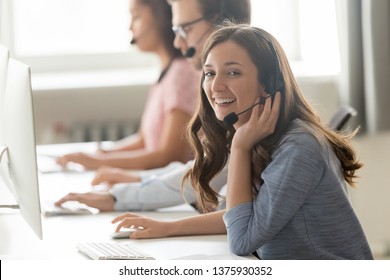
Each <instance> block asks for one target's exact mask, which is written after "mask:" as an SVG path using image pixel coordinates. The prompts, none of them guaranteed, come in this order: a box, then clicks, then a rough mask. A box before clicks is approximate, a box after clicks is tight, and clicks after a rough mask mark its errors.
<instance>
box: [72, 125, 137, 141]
mask: <svg viewBox="0 0 390 280" xmlns="http://www.w3.org/2000/svg"><path fill="white" fill-rule="evenodd" d="M136 130H137V127H136V126H135V125H134V124H131V123H129V122H124V121H118V122H104V123H96V122H90V123H88V122H85V123H75V124H73V125H72V126H70V127H69V130H68V136H69V142H90V141H116V140H119V139H122V138H124V137H126V136H129V135H131V134H133V133H135V132H136Z"/></svg>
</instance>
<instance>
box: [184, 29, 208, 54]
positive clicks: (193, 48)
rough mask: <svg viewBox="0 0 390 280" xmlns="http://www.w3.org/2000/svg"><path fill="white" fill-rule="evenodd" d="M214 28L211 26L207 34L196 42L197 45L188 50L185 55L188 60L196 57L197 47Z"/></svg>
mask: <svg viewBox="0 0 390 280" xmlns="http://www.w3.org/2000/svg"><path fill="white" fill-rule="evenodd" d="M212 28H213V27H212V26H211V27H210V28H209V29H207V30H206V32H205V33H203V34H202V36H200V37H199V39H198V40H197V41H196V42H195V45H193V46H192V47H189V48H188V49H187V51H186V53H185V54H184V56H185V57H186V58H191V57H193V56H194V55H195V53H196V48H195V47H196V46H197V45H198V44H199V43H200V42H201V41H202V40H203V39H204V37H205V36H206V35H207V34H208V33H209V32H210V31H211V29H212Z"/></svg>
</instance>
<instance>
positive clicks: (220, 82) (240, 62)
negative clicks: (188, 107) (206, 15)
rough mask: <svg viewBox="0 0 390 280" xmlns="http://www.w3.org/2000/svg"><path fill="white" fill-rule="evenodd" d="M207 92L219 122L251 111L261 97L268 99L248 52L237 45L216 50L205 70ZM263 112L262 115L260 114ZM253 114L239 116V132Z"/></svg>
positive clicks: (207, 61) (215, 48)
mask: <svg viewBox="0 0 390 280" xmlns="http://www.w3.org/2000/svg"><path fill="white" fill-rule="evenodd" d="M203 72H204V74H205V79H204V82H203V89H204V91H205V92H206V95H207V98H208V100H209V102H210V105H211V106H212V108H213V110H214V112H215V115H216V117H217V118H218V119H219V120H221V121H222V120H223V118H224V117H225V116H226V115H227V114H229V113H231V112H235V113H236V114H238V113H240V112H242V111H244V110H246V109H248V108H250V107H251V106H252V105H253V104H254V103H256V102H257V101H258V99H259V97H260V96H266V93H265V92H264V87H263V85H261V84H260V83H259V81H258V79H257V76H258V75H257V68H256V66H255V64H254V63H253V62H252V60H251V58H250V57H249V55H248V53H247V51H246V50H245V49H244V48H242V47H241V46H240V45H238V44H237V43H235V42H233V41H226V42H223V43H220V44H218V45H216V46H214V47H213V48H212V49H211V51H210V52H209V54H208V56H207V58H206V62H205V65H204V66H203ZM260 112H262V111H260ZM250 114H251V110H249V111H248V112H246V113H243V114H242V115H240V116H239V120H238V122H237V123H236V124H235V125H234V127H235V128H238V127H240V126H241V125H243V124H244V123H246V122H247V121H248V120H249V118H250Z"/></svg>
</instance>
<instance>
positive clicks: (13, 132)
mask: <svg viewBox="0 0 390 280" xmlns="http://www.w3.org/2000/svg"><path fill="white" fill-rule="evenodd" d="M6 81H7V83H6V89H5V95H4V98H3V104H2V107H3V108H2V110H1V112H0V116H1V122H2V126H1V128H2V132H1V134H2V135H3V138H4V143H3V156H2V159H1V169H2V170H1V175H2V179H3V181H4V182H5V184H6V185H7V186H8V187H9V189H10V190H11V192H12V194H13V196H14V198H15V201H16V203H17V204H18V205H19V208H20V212H21V214H22V216H23V218H24V219H25V220H26V222H27V223H28V224H29V225H30V227H31V228H32V229H33V231H34V232H35V234H36V235H37V236H38V237H39V238H40V239H42V222H41V209H40V200H39V185H38V171H37V160H36V145H35V129H34V114H33V100H32V90H31V75H30V68H29V67H28V66H27V65H25V64H23V63H21V62H19V61H17V60H15V59H12V58H10V59H9V61H8V71H7V78H6ZM4 147H5V148H4Z"/></svg>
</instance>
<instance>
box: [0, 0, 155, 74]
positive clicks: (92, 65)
mask: <svg viewBox="0 0 390 280" xmlns="http://www.w3.org/2000/svg"><path fill="white" fill-rule="evenodd" d="M1 1H2V2H1V5H2V7H1V8H2V9H1V10H2V11H3V12H2V13H4V14H8V15H10V16H8V18H6V19H3V20H2V22H1V26H2V29H1V30H2V33H1V34H0V39H2V40H1V41H2V42H4V43H5V45H7V46H8V47H9V48H10V51H11V54H12V55H13V56H15V57H17V58H19V59H20V60H22V61H24V62H25V63H27V64H29V65H31V66H32V68H33V70H37V71H53V70H75V69H76V70H85V69H96V68H103V67H109V68H112V67H116V68H117V67H128V66H129V65H133V66H135V65H141V63H142V64H143V65H144V64H145V62H144V61H145V59H146V60H148V56H147V55H145V54H141V55H139V52H138V51H137V50H136V48H134V47H130V45H129V41H130V32H129V30H128V26H129V12H128V0H115V1H112V0H56V1H52V0H34V1H31V0H1ZM1 18H3V17H1Z"/></svg>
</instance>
